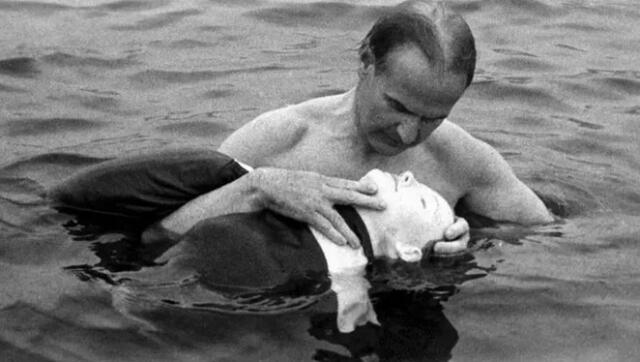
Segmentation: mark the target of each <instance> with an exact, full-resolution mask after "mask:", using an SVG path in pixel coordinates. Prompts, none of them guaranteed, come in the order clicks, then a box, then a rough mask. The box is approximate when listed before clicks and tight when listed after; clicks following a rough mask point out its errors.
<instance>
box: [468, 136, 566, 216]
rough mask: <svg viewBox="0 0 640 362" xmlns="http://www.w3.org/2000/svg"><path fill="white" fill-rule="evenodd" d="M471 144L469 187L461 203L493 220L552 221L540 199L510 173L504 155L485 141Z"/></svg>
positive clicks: (509, 167) (511, 171)
mask: <svg viewBox="0 0 640 362" xmlns="http://www.w3.org/2000/svg"><path fill="white" fill-rule="evenodd" d="M475 141H476V142H474V143H475V144H474V145H473V146H472V147H471V153H470V155H472V157H471V161H472V162H471V163H467V166H468V167H469V168H471V171H470V172H469V173H468V175H471V177H470V178H469V181H470V185H469V191H468V192H467V193H466V195H465V196H464V197H463V199H462V202H463V204H464V205H465V206H466V207H467V208H468V209H469V210H470V211H472V212H474V213H477V214H480V215H483V216H487V217H489V218H491V219H494V220H496V221H510V222H516V223H520V224H541V223H549V222H552V221H553V220H554V219H553V216H552V215H551V213H550V212H549V210H548V209H547V208H546V206H545V205H544V203H543V202H542V200H540V198H539V197H538V196H537V195H536V194H535V193H534V192H533V191H532V190H531V189H530V188H529V187H527V186H526V185H525V184H524V183H523V182H522V181H520V180H519V179H518V178H517V177H516V175H515V174H514V172H513V170H512V169H511V166H509V164H508V163H507V162H506V161H505V159H504V158H503V157H502V156H501V155H500V154H499V153H498V151H496V150H495V149H494V148H492V147H491V146H489V145H488V144H486V143H484V142H482V141H479V140H475Z"/></svg>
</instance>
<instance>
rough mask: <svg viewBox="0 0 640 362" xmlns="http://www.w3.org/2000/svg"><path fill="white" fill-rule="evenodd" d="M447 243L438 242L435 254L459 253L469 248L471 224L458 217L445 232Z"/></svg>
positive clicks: (434, 247)
mask: <svg viewBox="0 0 640 362" xmlns="http://www.w3.org/2000/svg"><path fill="white" fill-rule="evenodd" d="M444 238H445V239H446V241H440V242H437V243H436V244H435V245H434V246H433V252H434V253H435V254H436V255H438V254H453V253H458V252H461V251H463V250H465V249H466V248H467V244H468V243H469V223H467V220H465V219H463V218H461V217H456V219H455V221H454V222H453V224H451V226H449V227H448V228H447V230H445V231H444Z"/></svg>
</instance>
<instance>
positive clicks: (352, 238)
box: [251, 168, 468, 248]
mask: <svg viewBox="0 0 640 362" xmlns="http://www.w3.org/2000/svg"><path fill="white" fill-rule="evenodd" d="M251 174H252V185H253V187H254V188H255V189H257V190H259V194H260V200H261V203H262V206H263V207H265V208H267V209H270V210H272V211H275V212H277V213H279V214H281V215H284V216H288V217H291V218H293V219H296V220H299V221H302V222H306V223H308V224H309V225H311V226H312V227H314V228H316V229H317V230H318V231H319V232H321V233H322V234H324V235H325V236H326V237H327V238H329V240H331V241H333V242H334V243H336V244H338V245H344V244H349V245H350V246H351V247H353V248H358V247H359V246H360V241H359V240H358V238H357V237H356V235H355V234H354V233H353V231H352V230H351V229H350V228H349V226H347V223H346V222H345V221H344V219H343V218H342V217H341V216H340V214H339V213H338V212H337V211H336V210H335V209H334V208H333V206H334V205H335V204H340V205H354V206H360V207H366V208H370V209H376V210H383V209H384V208H385V207H386V205H385V204H384V202H383V201H382V200H381V199H380V198H379V197H376V196H374V195H375V194H376V193H377V191H378V190H377V186H376V185H375V184H373V183H367V182H360V181H352V180H346V179H341V178H335V177H327V176H323V175H321V174H318V173H315V172H307V171H293V170H285V169H277V168H258V169H256V170H254V171H252V172H251ZM454 225H455V224H454ZM467 229H468V226H467Z"/></svg>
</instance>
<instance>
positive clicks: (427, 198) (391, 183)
mask: <svg viewBox="0 0 640 362" xmlns="http://www.w3.org/2000/svg"><path fill="white" fill-rule="evenodd" d="M364 179H368V180H369V181H373V182H374V183H375V184H376V185H378V195H379V196H380V197H381V198H382V199H383V200H384V201H385V202H386V204H387V207H386V209H385V210H384V211H381V212H378V213H377V216H376V218H378V220H379V222H380V223H381V225H384V229H385V235H386V236H387V237H389V238H390V239H391V240H389V241H390V242H391V244H392V246H393V247H395V249H396V251H397V252H398V253H399V254H400V255H399V256H400V257H401V258H402V257H403V256H402V251H403V250H402V248H403V247H412V248H417V249H419V250H422V249H423V248H424V247H425V246H426V245H427V244H428V243H429V242H430V241H435V240H442V239H443V236H444V235H443V234H444V230H445V229H446V228H447V227H449V226H450V225H451V224H453V221H454V214H453V210H452V209H451V206H449V204H448V203H447V201H446V200H445V199H444V198H443V197H442V196H441V195H440V194H438V193H437V192H435V191H434V190H432V189H431V188H429V187H427V186H426V185H424V184H421V183H420V182H418V181H417V180H416V179H415V178H414V177H413V174H411V172H405V173H403V174H400V175H394V174H390V173H387V172H383V171H380V170H372V171H370V172H369V173H367V174H366V175H365V176H364V177H363V180H364ZM403 259H404V258H403Z"/></svg>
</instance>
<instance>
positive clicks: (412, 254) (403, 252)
mask: <svg viewBox="0 0 640 362" xmlns="http://www.w3.org/2000/svg"><path fill="white" fill-rule="evenodd" d="M397 248H398V255H399V256H400V259H402V260H404V261H406V262H408V263H416V262H419V261H420V260H421V259H422V249H420V248H419V247H417V246H415V245H410V244H405V243H399V244H398V246H397Z"/></svg>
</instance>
